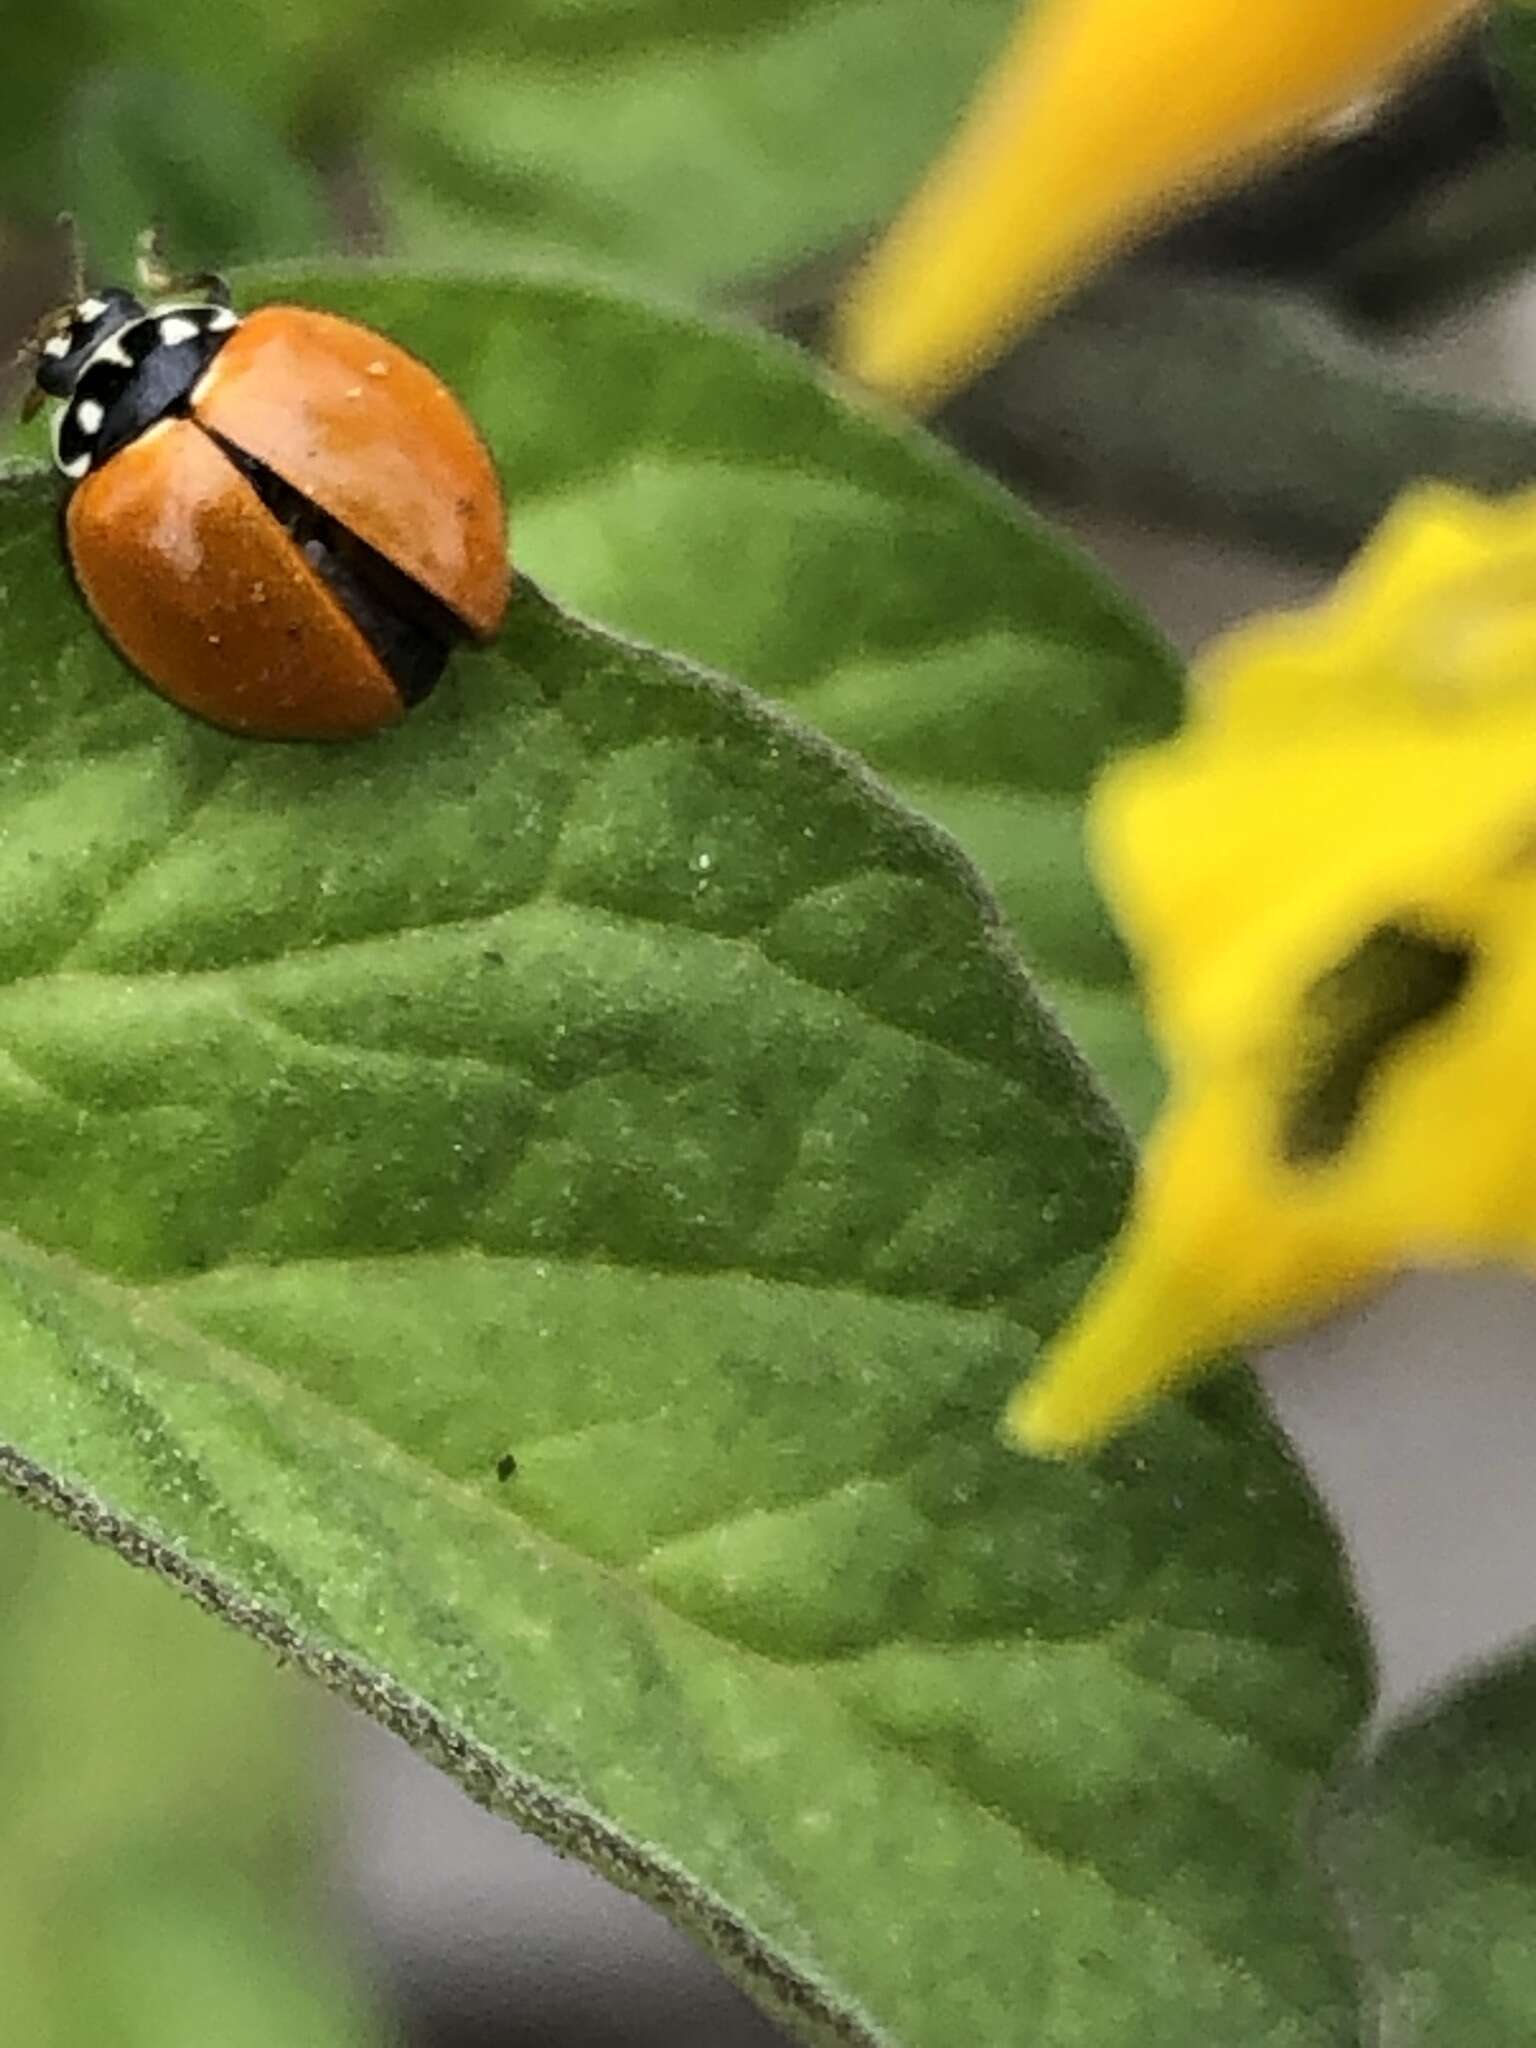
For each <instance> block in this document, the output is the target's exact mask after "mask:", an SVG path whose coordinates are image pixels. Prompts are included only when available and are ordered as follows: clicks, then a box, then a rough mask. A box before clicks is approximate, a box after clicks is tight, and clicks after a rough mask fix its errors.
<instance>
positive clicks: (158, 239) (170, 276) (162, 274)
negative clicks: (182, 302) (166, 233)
mask: <svg viewBox="0 0 1536 2048" xmlns="http://www.w3.org/2000/svg"><path fill="white" fill-rule="evenodd" d="M133 270H134V276H135V278H136V279H137V280H138V286H139V290H140V291H141V292H142V293H143V295H144V296H145V297H146V298H148V299H184V298H200V299H206V300H207V302H208V304H209V305H210V306H227V305H228V304H229V303H230V292H229V286H228V284H227V283H226V282H225V280H224V279H223V278H222V277H220V276H219V274H218V272H217V271H214V270H192V271H186V270H177V269H175V268H174V266H173V265H172V264H171V263H170V262H169V261H168V260H167V258H166V254H165V248H164V242H163V236H162V231H161V229H160V228H159V227H158V226H155V227H148V228H145V229H144V231H143V232H142V233H141V234H140V236H139V240H138V246H137V249H136V251H135V255H134V264H133Z"/></svg>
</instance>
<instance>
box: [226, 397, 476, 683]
mask: <svg viewBox="0 0 1536 2048" xmlns="http://www.w3.org/2000/svg"><path fill="white" fill-rule="evenodd" d="M203 432H204V433H205V434H207V435H208V437H209V439H210V440H211V441H213V442H214V443H216V445H217V446H218V447H219V448H220V449H222V450H223V452H224V454H225V455H227V456H228V457H229V460H230V461H231V462H232V463H233V464H234V466H235V468H236V469H238V470H239V472H240V474H241V475H242V476H243V477H244V478H245V480H246V482H247V483H248V484H249V485H250V486H251V488H252V490H253V491H254V492H255V493H256V495H257V497H258V498H260V500H261V502H262V504H263V505H265V506H266V508H267V510H268V511H269V512H270V513H271V514H272V516H273V517H274V518H275V519H276V520H277V521H278V523H279V524H280V525H281V526H282V527H283V528H284V530H285V531H286V532H287V533H288V534H289V535H290V537H291V538H292V540H293V542H294V544H295V545H296V546H297V548H298V549H299V552H300V553H301V554H302V555H303V557H304V559H305V561H306V562H308V563H309V565H310V567H311V568H312V569H313V570H314V571H315V573H316V575H317V576H319V578H320V579H321V581H322V582H323V583H324V584H325V585H326V587H327V588H328V589H329V590H330V592H331V594H332V596H333V597H334V598H335V599H336V600H337V602H338V603H339V604H340V606H341V608H342V610H343V611H344V612H345V613H346V614H347V617H348V618H349V619H350V620H351V621H352V623H353V625H354V626H356V628H357V630H358V631H359V632H360V633H361V634H362V636H363V638H364V639H365V640H366V641H367V642H368V645H369V646H370V647H371V648H372V649H373V651H374V653H375V654H376V655H377V656H378V657H379V660H380V662H381V663H382V664H383V666H384V668H385V670H386V671H387V672H388V674H389V677H390V680H391V681H392V682H393V683H394V685H395V688H396V689H397V690H398V691H399V692H400V695H401V696H402V697H403V698H404V700H405V703H406V705H407V707H410V706H413V705H416V704H419V703H421V701H422V699H423V698H424V697H429V696H430V695H431V694H432V691H433V690H434V689H435V688H436V687H437V685H438V683H439V681H440V680H441V678H442V673H443V670H444V669H445V668H446V667H447V665H448V657H449V655H450V654H451V653H452V652H453V649H454V647H455V646H456V645H457V644H458V643H459V642H460V641H462V640H466V639H468V638H470V637H471V636H470V629H469V627H468V626H467V625H465V623H464V622H463V620H462V619H459V618H457V617H456V616H455V615H454V613H453V612H451V611H450V610H449V608H448V606H447V605H445V604H444V603H443V602H442V600H441V599H440V598H436V597H434V596H433V595H432V593H431V592H430V591H428V590H424V589H423V588H422V587H421V585H420V584H419V583H417V582H415V581H413V579H412V578H411V577H409V576H407V575H406V574H405V572H404V570H402V569H397V568H396V567H395V565H394V563H393V562H390V561H386V560H385V558H384V556H383V555H381V554H380V553H379V552H378V550H377V549H376V548H371V547H369V545H368V543H367V542H366V541H364V540H359V539H358V537H357V535H356V534H355V533H349V532H348V530H347V529H346V527H344V526H343V525H342V524H341V522H340V521H339V520H336V519H333V518H332V517H331V515H330V514H329V513H328V512H324V511H322V510H321V509H320V507H319V506H318V505H317V504H315V503H314V501H313V500H312V499H310V498H306V497H305V496H304V494H303V492H302V491H296V490H295V489H294V488H293V486H292V484H289V483H285V482H284V480H283V479H282V478H281V477H280V476H278V475H277V474H276V472H275V471H274V470H270V469H268V468H267V466H266V464H265V463H264V462H258V461H257V460H256V458H255V456H254V455H248V454H247V453H246V452H245V450H244V449H243V448H237V447H236V446H235V444H234V443H233V442H232V441H229V440H226V439H225V437H224V436H223V435H222V434H216V433H214V432H213V430H212V428H210V427H206V426H205V427H204V428H203Z"/></svg>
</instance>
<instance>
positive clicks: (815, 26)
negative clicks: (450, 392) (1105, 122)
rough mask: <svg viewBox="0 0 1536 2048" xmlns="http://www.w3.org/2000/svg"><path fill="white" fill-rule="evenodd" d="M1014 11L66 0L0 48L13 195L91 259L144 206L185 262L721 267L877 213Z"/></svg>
mask: <svg viewBox="0 0 1536 2048" xmlns="http://www.w3.org/2000/svg"><path fill="white" fill-rule="evenodd" d="M1014 12H1015V6H1014V0H954V4H952V5H951V6H950V7H948V8H947V9H946V10H945V16H944V32H943V34H942V36H939V37H929V36H926V35H925V33H924V31H925V29H926V27H927V25H928V22H929V19H930V14H931V10H930V8H929V6H928V4H927V0H836V4H827V0H731V4H719V5H714V6H708V7H706V6H703V5H701V4H700V0H609V4H606V5H604V4H593V0H542V4H533V5H527V6H523V7H521V8H518V9H516V10H510V11H509V10H507V9H505V8H503V7H491V6H488V5H484V4H481V0H448V4H446V5H435V6H434V5H429V4H426V0H386V4H384V5H372V6H369V5H360V4H358V0H311V4H305V5H303V6H300V5H297V4H294V0H289V4H281V5H279V4H273V0H230V4H227V5H220V6H217V7H209V6H206V5H199V4H193V0H167V4H164V5H161V6H157V7H154V8H144V7H141V6H138V5H134V4H130V0H62V5H61V7H59V8H57V9H49V10H45V11H42V12H32V13H29V14H28V16H27V17H26V19H25V20H24V21H23V22H22V23H20V24H19V25H18V28H19V36H18V39H19V42H20V49H19V50H18V49H16V48H15V47H14V46H13V48H12V50H11V51H10V53H9V61H8V63H7V65H6V67H5V69H4V72H3V74H0V133H4V134H5V135H6V138H7V145H6V148H5V151H4V153H3V156H0V217H7V216H8V217H9V218H10V220H11V222H12V223H13V225H15V224H24V223H26V222H28V221H30V222H31V223H32V224H34V225H38V224H41V223H44V222H46V221H47V220H49V219H51V218H52V217H53V216H54V215H55V214H57V213H58V212H59V211H61V210H65V209H67V210H70V211H73V212H74V213H76V214H77V215H78V217H79V218H80V220H81V221H82V223H83V225H84V227H85V229H86V231H87V234H88V237H89V241H90V246H91V247H92V249H93V250H94V251H95V252H96V260H97V262H98V265H99V266H100V268H101V269H102V270H103V271H106V270H113V269H120V268H121V267H122V265H123V264H124V262H125V261H126V258H127V253H128V250H129V248H130V246H131V240H132V233H133V231H134V230H135V229H136V227H137V226H138V225H140V224H141V223H142V222H143V221H145V220H146V219H151V218H152V219H157V220H160V221H161V222H163V224H164V226H165V228H166V229H167V231H168V235H169V237H170V239H171V241H172V245H173V246H174V247H175V248H176V249H177V250H178V251H179V252H180V253H182V254H183V255H184V256H185V257H186V259H187V260H188V261H189V262H195V263H198V264H205V263H213V262H217V263H225V264H230V263H235V262H239V261H244V260H249V259H253V258H264V257H271V256H281V255H306V254H312V253H314V252H315V251H316V250H317V249H323V248H326V247H338V248H357V247H371V246H379V245H383V246H387V247H389V248H390V249H391V250H393V251H395V252H398V253H401V254H404V255H407V256H410V255H420V256H428V257H431V258H432V259H434V260H443V259H448V258H463V257H474V258H485V257H495V258H497V259H505V258H506V257H507V256H508V255H509V254H511V253H513V252H517V253H527V252H530V251H539V252H543V253H545V254H555V255H558V256H559V257H561V258H564V259H570V258H572V257H574V258H577V259H589V260H590V259H594V258H595V259H598V260H600V261H602V262H605V263H609V264H612V263H618V264H621V265H624V266H627V267H630V268H633V269H636V270H638V271H643V272H644V274H645V275H646V276H647V277H648V278H650V279H651V280H652V281H656V282H662V283H666V284H670V285H674V286H680V287H688V288H692V287H703V288H710V287H715V286H719V285H721V284H723V283H726V282H728V281H731V280H734V279H736V278H739V277H742V276H747V275H751V274H754V273H757V272H761V271H764V270H767V269H770V268H772V267H773V266H775V265H778V264H781V263H784V262H787V261H791V260H793V259H794V258H795V257H796V256H798V255H800V254H803V253H804V252H805V251H806V250H807V249H810V248H814V247H816V246H818V245H820V244H822V243H824V242H827V241H829V240H834V239H836V238H838V237H840V236H846V235H848V234H850V233H853V232H857V231H859V230H861V229H862V228H863V227H864V226H865V225H866V224H867V223H868V222H869V221H870V220H871V219H872V218H875V217H878V216H879V215H880V214H881V213H882V212H883V211H885V210H886V209H887V208H888V207H889V206H890V204H891V203H892V202H893V201H894V200H895V199H896V197H897V196H898V195H899V193H900V191H901V190H902V188H903V186H904V185H905V184H906V183H907V182H908V181H909V180H910V179H911V178H912V177H913V176H914V175H915V174H916V173H917V171H918V170H919V168H920V167H921V165H922V163H923V161H924V159H925V158H926V156H927V155H928V154H929V153H930V151H931V150H932V148H933V147H934V146H935V144H936V143H937V142H938V140H939V138H940V137H941V136H942V134H943V133H944V130H945V128H946V127H947V125H948V124H949V122H950V121H951V120H952V119H953V116H954V113H955V110H956V109H957V108H958V106H959V105H960V104H961V102H962V100H963V98H964V96H965V94H966V93H967V91H968V90H969V87H970V85H971V82H972V80H973V79H974V78H975V76H976V75H977V73H978V72H979V71H980V69H981V68H982V66H983V65H984V63H985V61H986V58H987V55H988V53H989V51H990V50H991V49H992V48H993V47H994V46H995V44H996V42H997V40H998V37H999V36H1000V34H1001V33H1002V32H1003V30H1004V28H1005V27H1006V25H1007V24H1008V22H1009V21H1010V20H1011V18H1012V16H1013V14H1014ZM82 53H85V57H84V61H82ZM236 81H238V84H237V83H236Z"/></svg>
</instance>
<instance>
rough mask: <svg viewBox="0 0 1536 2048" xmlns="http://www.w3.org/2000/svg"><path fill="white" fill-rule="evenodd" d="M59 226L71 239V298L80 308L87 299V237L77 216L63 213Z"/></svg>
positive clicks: (60, 216)
mask: <svg viewBox="0 0 1536 2048" xmlns="http://www.w3.org/2000/svg"><path fill="white" fill-rule="evenodd" d="M59 226H60V227H61V228H63V230H64V232H65V233H66V235H68V237H69V296H70V299H71V301H72V303H73V304H75V305H77V306H78V305H79V303H80V301H81V300H82V299H83V298H84V297H85V237H84V235H82V234H81V232H80V221H79V217H78V215H76V214H73V213H61V214H60V215H59Z"/></svg>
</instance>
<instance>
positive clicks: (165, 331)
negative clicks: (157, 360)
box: [160, 313, 198, 348]
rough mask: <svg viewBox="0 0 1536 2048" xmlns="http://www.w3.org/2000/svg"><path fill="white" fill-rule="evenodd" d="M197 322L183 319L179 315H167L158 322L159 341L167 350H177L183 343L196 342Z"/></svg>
mask: <svg viewBox="0 0 1536 2048" xmlns="http://www.w3.org/2000/svg"><path fill="white" fill-rule="evenodd" d="M197 334H198V327H197V322H196V321H195V320H187V319H184V318H183V316H182V315H181V314H180V313H170V314H167V316H166V317H165V319H163V320H162V321H161V322H160V339H161V340H162V341H163V342H164V343H165V345H166V347H167V348H177V347H179V346H180V344H181V343H182V342H184V341H196V339H197Z"/></svg>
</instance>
